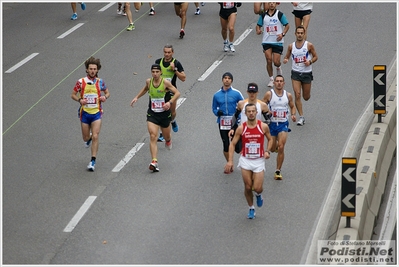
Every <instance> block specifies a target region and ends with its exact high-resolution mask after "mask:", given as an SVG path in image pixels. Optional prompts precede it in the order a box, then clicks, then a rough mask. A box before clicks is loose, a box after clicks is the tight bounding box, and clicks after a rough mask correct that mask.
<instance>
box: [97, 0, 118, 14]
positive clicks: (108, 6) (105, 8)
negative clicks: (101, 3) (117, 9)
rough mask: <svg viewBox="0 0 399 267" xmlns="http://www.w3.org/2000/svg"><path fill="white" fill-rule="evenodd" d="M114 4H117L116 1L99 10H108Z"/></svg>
mask: <svg viewBox="0 0 399 267" xmlns="http://www.w3.org/2000/svg"><path fill="white" fill-rule="evenodd" d="M114 4H115V2H113V3H109V4H108V5H106V6H105V7H103V8H101V9H100V10H98V12H104V11H105V10H107V9H108V8H110V7H111V6H113V5H114Z"/></svg>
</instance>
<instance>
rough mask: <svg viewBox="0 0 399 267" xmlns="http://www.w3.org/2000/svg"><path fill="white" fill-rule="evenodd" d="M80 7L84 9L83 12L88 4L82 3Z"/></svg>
mask: <svg viewBox="0 0 399 267" xmlns="http://www.w3.org/2000/svg"><path fill="white" fill-rule="evenodd" d="M80 7H81V8H82V10H85V9H86V4H85V3H83V2H82V3H80Z"/></svg>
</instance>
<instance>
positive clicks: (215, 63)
mask: <svg viewBox="0 0 399 267" xmlns="http://www.w3.org/2000/svg"><path fill="white" fill-rule="evenodd" d="M220 63H222V60H216V61H215V62H213V64H212V65H211V66H210V67H209V68H208V69H207V70H206V71H205V72H204V74H202V76H201V77H199V78H198V81H199V82H202V81H205V79H206V78H207V77H208V76H209V74H211V73H212V71H214V70H215V69H216V67H217V66H219V65H220Z"/></svg>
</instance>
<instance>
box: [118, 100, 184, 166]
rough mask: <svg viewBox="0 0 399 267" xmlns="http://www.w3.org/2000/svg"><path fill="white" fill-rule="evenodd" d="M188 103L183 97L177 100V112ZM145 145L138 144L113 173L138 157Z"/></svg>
mask: <svg viewBox="0 0 399 267" xmlns="http://www.w3.org/2000/svg"><path fill="white" fill-rule="evenodd" d="M184 101H186V98H185V97H181V98H179V99H177V104H176V110H177V109H178V108H179V107H180V106H181V104H183V102H184ZM143 145H144V143H137V144H136V145H135V146H134V147H133V148H132V149H131V150H130V151H129V152H128V153H127V154H126V156H125V157H124V158H123V159H122V160H121V161H119V163H118V164H117V165H116V166H115V167H114V168H113V169H112V172H120V170H122V168H123V167H125V165H126V164H127V163H128V162H129V161H130V160H131V159H132V158H133V157H134V155H136V153H137V152H139V150H140V149H141V148H142V147H143Z"/></svg>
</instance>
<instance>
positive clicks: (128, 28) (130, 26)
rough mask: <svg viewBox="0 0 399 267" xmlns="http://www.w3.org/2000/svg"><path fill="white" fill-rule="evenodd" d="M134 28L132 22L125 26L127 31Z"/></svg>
mask: <svg viewBox="0 0 399 267" xmlns="http://www.w3.org/2000/svg"><path fill="white" fill-rule="evenodd" d="M134 29H135V27H134V23H133V24H130V25H129V26H128V27H127V28H126V30H127V31H133V30H134Z"/></svg>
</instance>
